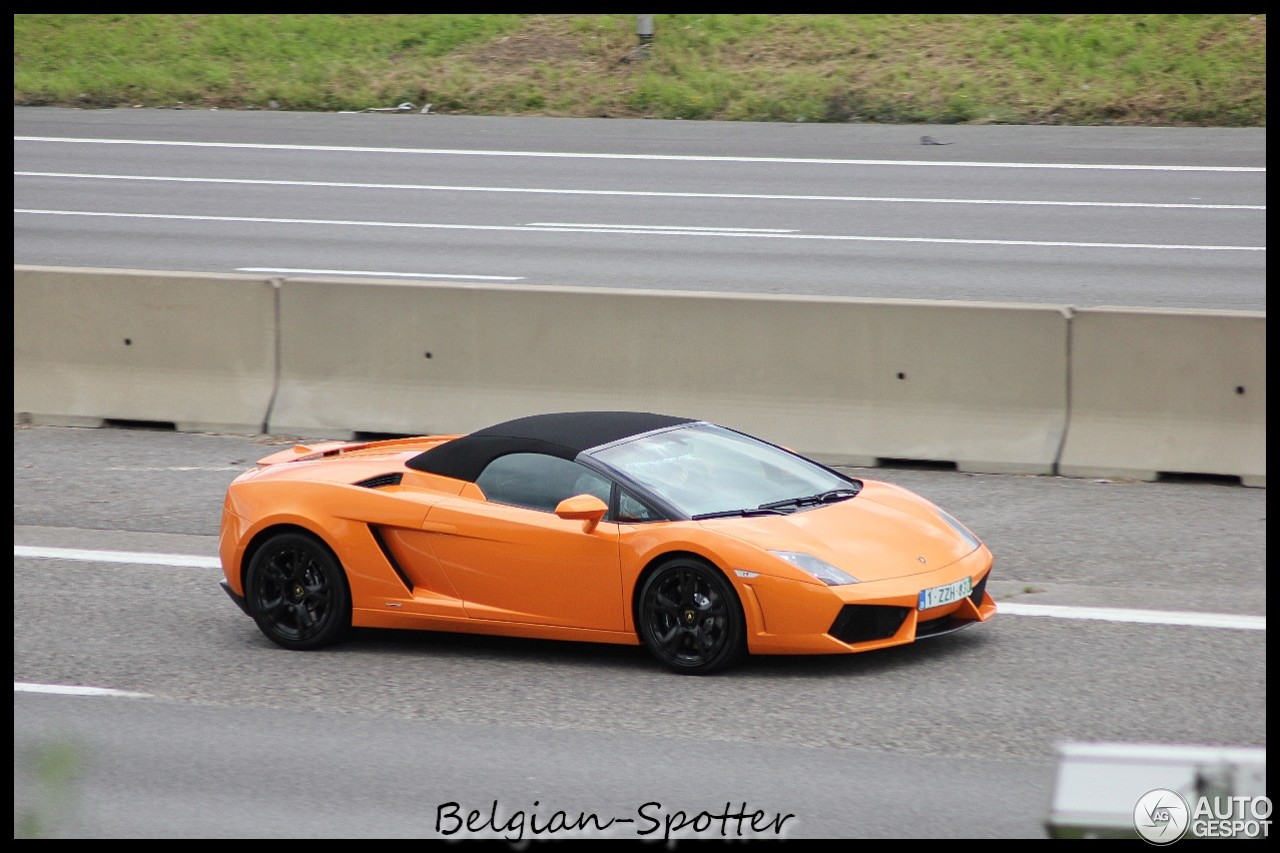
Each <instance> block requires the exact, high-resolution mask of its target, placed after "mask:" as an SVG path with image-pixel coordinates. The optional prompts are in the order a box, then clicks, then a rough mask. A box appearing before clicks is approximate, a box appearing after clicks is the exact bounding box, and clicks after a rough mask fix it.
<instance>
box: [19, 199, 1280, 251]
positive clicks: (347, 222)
mask: <svg viewBox="0 0 1280 853" xmlns="http://www.w3.org/2000/svg"><path fill="white" fill-rule="evenodd" d="M13 212H14V213H15V214H30V215H35V216H96V217H109V218H118V219H171V220H186V221H189V222H257V223H269V224H273V225H335V226H340V227H344V228H351V227H363V228H418V229H427V230H445V231H533V232H546V233H558V234H632V235H637V234H638V235H647V236H667V237H739V238H753V239H759V240H833V241H839V242H860V243H941V244H960V245H968V246H1040V247H1051V248H1068V249H1165V250H1187V251H1198V252H1265V251H1266V250H1267V247H1266V246H1201V245H1195V244H1166V243H1074V242H1068V241H1063V240H976V239H960V238H952V237H869V236H863V235H853V234H759V233H751V234H742V233H734V232H727V231H654V230H652V229H643V230H642V229H639V228H637V229H630V230H623V229H617V228H552V227H546V226H532V225H453V224H445V223H436V222H372V221H368V220H361V219H295V218H282V217H268V216H196V215H194V214H177V213H111V212H106V211H93V210H38V209H34V208H18V207H15V208H14V209H13Z"/></svg>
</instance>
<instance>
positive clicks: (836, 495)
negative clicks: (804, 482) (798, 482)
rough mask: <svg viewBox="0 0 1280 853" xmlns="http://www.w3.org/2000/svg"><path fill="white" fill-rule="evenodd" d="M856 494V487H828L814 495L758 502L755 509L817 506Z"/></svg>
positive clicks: (842, 499)
mask: <svg viewBox="0 0 1280 853" xmlns="http://www.w3.org/2000/svg"><path fill="white" fill-rule="evenodd" d="M857 494H858V490H857V489H851V488H849V487H847V486H846V487H844V488H840V489H828V490H827V491H825V492H819V493H818V494H816V495H804V496H802V497H798V498H787V499H786V500H782V501H771V502H769V503H765V504H760V506H758V507H757V509H762V510H768V509H781V508H782V507H802V506H817V505H819V504H829V503H835V502H836V501H844V500H848V499H849V498H852V497H854V496H856V495H857Z"/></svg>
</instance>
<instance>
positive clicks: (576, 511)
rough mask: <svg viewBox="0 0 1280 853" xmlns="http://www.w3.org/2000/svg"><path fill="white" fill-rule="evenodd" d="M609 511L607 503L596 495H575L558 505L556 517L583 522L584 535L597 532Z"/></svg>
mask: <svg viewBox="0 0 1280 853" xmlns="http://www.w3.org/2000/svg"><path fill="white" fill-rule="evenodd" d="M608 511H609V507H608V506H606V505H605V502H604V501H602V500H600V499H599V498H598V497H596V496H595V495H574V496H573V497H571V498H565V499H564V500H562V501H560V503H559V504H557V505H556V515H558V516H560V517H561V518H563V519H566V520H570V521H581V522H582V532H583V533H590V532H591V531H593V530H595V529H596V525H598V524H599V523H600V519H602V518H604V516H605V513H607V512H608Z"/></svg>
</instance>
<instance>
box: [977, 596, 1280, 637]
mask: <svg viewBox="0 0 1280 853" xmlns="http://www.w3.org/2000/svg"><path fill="white" fill-rule="evenodd" d="M996 607H997V609H998V610H999V612H1000V613H1005V614H1008V615H1010V616H1048V617H1051V618H1054V619H1094V620H1101V621H1104V622H1134V623H1138V624H1143V625H1186V626H1188V627H1192V628H1235V629H1238V630H1241V631H1265V630H1267V617H1265V616H1245V615H1237V614H1233V613H1195V612H1192V611H1177V610H1127V609H1123V608H1119V607H1068V606H1063V605H1056V604H1020V603H1018V602H1015V601H1010V602H999V601H998V602H996Z"/></svg>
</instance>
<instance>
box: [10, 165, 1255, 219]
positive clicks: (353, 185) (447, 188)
mask: <svg viewBox="0 0 1280 853" xmlns="http://www.w3.org/2000/svg"><path fill="white" fill-rule="evenodd" d="M13 174H14V175H15V176H17V177H28V178H85V179H91V180H103V181H158V182H170V183H192V184H260V185H262V186H276V187H321V188H326V189H361V190H426V191H433V192H460V193H537V194H543V195H588V196H591V195H597V196H631V197H640V198H706V199H733V200H748V201H823V202H885V203H890V204H997V205H999V204H1004V205H1021V206H1032V207H1138V208H1155V209H1188V210H1266V209H1267V206H1266V205H1265V204H1191V203H1182V202H1147V201H1057V200H1052V201H1050V200H1037V199H1000V198H915V197H911V196H873V195H785V194H778V193H695V192H662V191H659V190H572V189H560V188H540V187H474V186H465V185H462V186H459V185H454V184H376V183H362V182H356V181H284V180H264V179H258V178H184V177H174V176H164V177H160V176H152V175H100V174H92V173H85V172H20V171H17V170H14V173H13Z"/></svg>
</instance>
